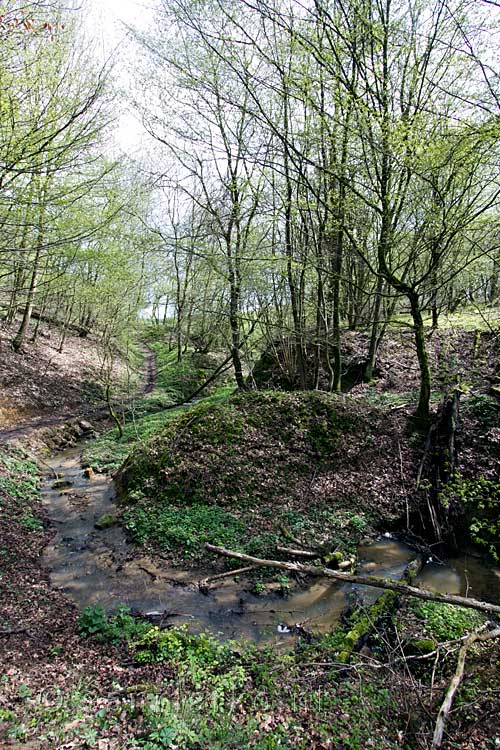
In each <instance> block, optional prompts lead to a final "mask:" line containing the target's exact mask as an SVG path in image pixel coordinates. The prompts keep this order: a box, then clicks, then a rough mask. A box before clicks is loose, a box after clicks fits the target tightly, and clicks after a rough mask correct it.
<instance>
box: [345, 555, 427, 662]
mask: <svg viewBox="0 0 500 750" xmlns="http://www.w3.org/2000/svg"><path fill="white" fill-rule="evenodd" d="M421 569H422V559H421V558H420V557H419V558H417V559H415V560H412V562H410V563H409V564H408V565H407V566H406V569H405V571H404V573H403V576H402V578H401V581H402V582H404V583H408V584H410V583H412V581H414V580H415V578H416V576H417V575H418V574H419V572H420V570H421ZM397 600H398V594H397V593H396V592H395V591H386V592H385V593H384V594H382V596H380V597H379V598H378V599H377V601H376V602H374V604H372V605H371V606H370V607H368V608H365V607H363V606H361V607H359V608H358V609H357V610H356V611H355V612H354V614H353V615H352V616H351V622H352V623H354V624H353V627H351V629H350V630H349V631H348V632H347V633H346V635H345V638H344V639H343V642H342V644H341V646H340V648H339V653H338V656H337V659H338V661H340V662H344V663H346V662H347V661H348V660H349V659H350V657H351V655H352V653H353V651H356V650H357V647H358V645H359V644H360V643H361V642H362V641H363V640H364V639H365V638H366V637H367V636H368V635H369V634H370V632H371V631H372V630H373V628H374V627H375V625H376V624H377V622H378V621H379V620H380V618H381V617H383V616H384V615H387V614H389V613H390V612H391V611H392V610H394V609H396V607H397Z"/></svg>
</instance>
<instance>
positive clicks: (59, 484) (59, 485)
mask: <svg viewBox="0 0 500 750" xmlns="http://www.w3.org/2000/svg"><path fill="white" fill-rule="evenodd" d="M68 487H71V482H68V480H67V479H58V480H57V481H56V482H54V484H53V485H52V489H53V490H65V489H67V488H68Z"/></svg>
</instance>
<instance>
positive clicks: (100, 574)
mask: <svg viewBox="0 0 500 750" xmlns="http://www.w3.org/2000/svg"><path fill="white" fill-rule="evenodd" d="M47 463H48V465H49V466H50V467H51V469H52V470H53V472H54V475H57V480H56V479H55V476H54V475H51V474H50V473H48V472H47V474H46V476H45V478H44V480H43V483H42V500H43V504H44V507H45V509H46V511H47V515H48V518H49V519H50V521H51V523H52V525H53V527H54V530H55V533H54V537H53V539H52V541H51V543H50V544H49V545H48V546H47V547H46V548H45V550H44V555H43V564H44V566H45V567H46V568H47V569H48V571H49V573H50V579H51V583H52V585H53V586H54V587H56V588H58V589H60V590H62V591H64V592H65V593H66V594H67V595H68V596H69V597H70V598H71V599H73V600H74V601H75V602H76V604H77V605H78V606H79V607H80V608H81V609H83V608H85V607H87V606H89V605H96V604H101V605H102V606H104V607H105V608H106V609H109V610H111V609H114V608H116V607H117V606H118V605H119V604H125V605H127V606H128V607H130V608H131V609H132V608H133V609H136V610H139V611H141V612H143V613H151V612H157V613H165V620H166V621H167V622H168V623H171V624H181V623H188V624H189V626H190V629H192V630H193V631H194V632H199V631H203V630H205V631H208V632H211V633H213V634H216V635H217V636H219V637H221V638H224V639H233V638H247V639H250V640H252V641H255V642H270V643H274V644H276V645H280V644H283V643H286V642H287V640H289V639H291V638H294V636H295V635H296V630H294V627H293V626H295V625H303V626H304V627H306V628H307V629H308V630H311V631H313V632H320V633H326V632H329V631H330V630H332V628H333V627H334V626H335V625H336V624H337V623H338V622H339V619H340V616H341V613H342V611H343V610H344V608H345V607H346V605H347V604H348V603H349V600H350V598H351V596H350V595H351V594H352V593H353V591H354V589H355V588H356V589H357V591H356V593H357V596H358V598H362V599H363V600H364V601H367V602H372V601H374V600H375V599H376V597H377V596H378V595H379V594H380V590H378V589H374V588H370V587H366V586H357V587H354V586H352V585H348V584H347V585H346V584H342V583H339V582H336V581H332V580H331V579H315V580H313V581H312V582H311V583H310V584H309V585H307V586H305V587H304V588H300V589H296V590H292V592H291V593H290V594H289V595H288V596H286V597H283V596H281V595H280V594H279V593H267V594H265V595H257V594H254V593H252V592H251V591H249V590H247V589H248V581H245V580H244V579H242V580H240V581H237V580H234V579H233V578H226V579H223V580H221V581H219V582H218V583H217V586H214V587H211V588H210V589H209V591H208V593H202V592H201V591H200V590H199V587H198V585H197V582H198V581H199V580H200V579H203V578H204V577H205V576H206V575H210V571H206V572H205V573H204V572H203V571H190V570H181V569H179V568H168V567H165V564H161V561H159V563H157V562H155V560H154V559H153V558H151V557H148V556H146V555H145V556H144V557H137V551H136V548H135V547H134V546H133V545H132V544H130V543H129V542H128V541H127V539H126V535H125V532H124V530H123V529H122V528H121V526H119V525H115V526H111V527H109V528H106V529H102V530H98V529H96V528H95V523H96V521H97V520H98V519H99V518H100V517H101V516H102V515H103V514H107V513H110V514H115V513H116V506H115V505H114V503H113V499H114V485H113V482H112V480H111V479H110V478H109V477H107V476H105V475H100V474H97V475H93V476H91V477H90V478H86V476H85V474H84V471H83V470H82V468H81V465H80V450H79V449H76V448H73V449H70V450H68V451H65V452H63V453H59V454H57V455H56V456H53V457H52V458H51V459H50V460H49V461H48V462H47ZM54 485H55V486H54ZM416 554H417V553H416V552H415V551H414V550H413V549H411V548H410V547H409V546H407V545H406V544H404V543H403V542H401V541H398V540H397V539H394V538H392V537H391V536H390V535H385V536H381V537H380V538H379V539H377V540H376V541H375V542H372V543H370V544H368V545H365V546H361V547H360V548H359V549H358V560H359V563H358V567H357V572H358V573H369V574H370V575H376V576H380V577H386V578H392V579H399V578H400V577H401V575H402V573H403V571H404V569H405V567H406V565H407V564H408V563H409V562H410V561H411V560H412V559H414V558H415V557H416ZM419 585H421V586H425V587H428V588H432V589H433V590H436V591H439V592H441V593H453V594H462V595H468V596H471V597H474V598H477V599H486V600H488V601H494V602H500V569H498V568H487V567H485V566H484V565H481V563H480V562H479V561H478V560H477V559H476V558H474V557H470V556H462V557H459V558H457V559H454V560H448V561H447V562H446V563H445V564H443V563H438V562H436V561H429V562H427V563H426V565H425V566H424V568H423V570H422V572H421V574H420V576H419Z"/></svg>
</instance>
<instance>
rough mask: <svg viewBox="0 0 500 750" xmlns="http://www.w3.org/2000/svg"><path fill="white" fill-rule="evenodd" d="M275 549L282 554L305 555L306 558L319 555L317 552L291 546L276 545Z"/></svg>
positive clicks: (309, 558)
mask: <svg viewBox="0 0 500 750" xmlns="http://www.w3.org/2000/svg"><path fill="white" fill-rule="evenodd" d="M276 550H277V551H278V552H281V553H283V554H284V555H291V556H292V557H306V558H307V559H308V560H314V559H315V558H318V557H320V555H319V553H318V552H312V551H311V550H308V549H292V548H291V547H282V546H281V545H278V546H277V547H276Z"/></svg>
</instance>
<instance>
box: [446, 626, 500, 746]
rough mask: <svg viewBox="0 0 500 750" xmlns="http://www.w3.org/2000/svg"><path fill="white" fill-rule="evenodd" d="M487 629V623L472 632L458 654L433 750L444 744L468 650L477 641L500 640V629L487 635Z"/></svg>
mask: <svg viewBox="0 0 500 750" xmlns="http://www.w3.org/2000/svg"><path fill="white" fill-rule="evenodd" d="M487 627H488V623H485V624H484V625H482V626H481V627H480V628H478V629H477V630H474V632H472V633H471V634H470V635H469V636H467V638H466V639H465V641H464V644H463V646H462V647H461V649H460V651H459V652H458V659H457V666H456V669H455V673H454V675H453V677H452V679H451V682H450V684H449V686H448V690H447V691H446V695H445V698H444V701H443V703H442V704H441V708H440V709H439V713H438V717H437V720H436V726H435V728H434V736H433V738H432V745H431V750H439V748H440V747H441V744H442V742H443V735H444V729H445V726H446V721H447V718H448V714H449V713H450V711H451V707H452V705H453V700H454V698H455V694H456V692H457V690H458V688H459V687H460V684H461V682H462V679H463V676H464V671H465V658H466V656H467V651H468V649H469V648H470V647H471V646H472V645H473V644H474V643H476V642H477V641H488V640H491V639H492V638H500V628H495V629H494V630H490V631H488V632H486V633H485V632H484V630H485V629H486V628H487Z"/></svg>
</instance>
